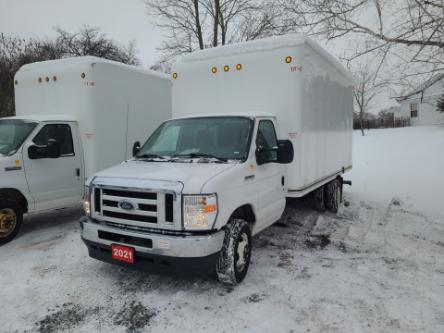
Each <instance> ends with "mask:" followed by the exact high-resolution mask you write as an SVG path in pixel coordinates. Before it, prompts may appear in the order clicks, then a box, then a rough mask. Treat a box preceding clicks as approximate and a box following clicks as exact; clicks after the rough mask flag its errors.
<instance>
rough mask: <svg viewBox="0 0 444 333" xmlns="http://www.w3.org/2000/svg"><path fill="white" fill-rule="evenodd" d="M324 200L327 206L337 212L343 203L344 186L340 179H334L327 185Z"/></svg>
mask: <svg viewBox="0 0 444 333" xmlns="http://www.w3.org/2000/svg"><path fill="white" fill-rule="evenodd" d="M324 188H325V193H324V201H325V208H327V210H328V211H330V212H332V213H337V212H338V209H339V206H340V204H341V197H342V186H341V182H340V181H339V180H338V179H335V180H332V181H331V182H329V183H327V184H326V185H325V186H324Z"/></svg>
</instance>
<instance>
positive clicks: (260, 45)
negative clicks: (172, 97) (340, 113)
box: [182, 34, 354, 82]
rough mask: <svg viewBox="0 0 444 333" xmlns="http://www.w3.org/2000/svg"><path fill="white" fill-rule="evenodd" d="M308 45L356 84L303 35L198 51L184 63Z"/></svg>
mask: <svg viewBox="0 0 444 333" xmlns="http://www.w3.org/2000/svg"><path fill="white" fill-rule="evenodd" d="M303 44H307V45H309V46H310V47H311V48H312V49H313V50H314V51H315V52H316V53H318V54H319V55H320V56H321V57H323V58H324V59H325V60H326V61H327V62H329V63H330V64H331V65H333V66H334V67H335V68H336V69H337V70H338V71H339V72H341V73H342V74H343V75H344V76H345V77H347V78H348V79H349V80H351V81H352V82H354V78H353V76H352V74H351V73H350V72H349V71H348V70H347V69H346V68H345V67H344V66H343V65H342V64H341V63H340V62H339V61H338V60H337V59H336V58H335V57H334V56H332V55H331V54H330V53H329V52H327V51H326V50H325V49H324V48H322V47H321V46H319V44H318V43H317V42H315V41H314V40H312V39H311V38H309V37H307V36H305V35H303V34H288V35H283V36H273V37H268V38H263V39H256V40H251V41H247V42H241V43H234V44H229V45H224V46H219V47H213V48H208V49H205V50H200V51H196V52H193V53H190V54H188V55H186V56H184V57H183V59H182V62H183V63H186V62H193V61H201V60H208V59H214V58H221V57H227V56H233V55H238V54H246V53H254V52H261V51H269V50H275V49H281V48H287V47H295V46H299V45H303Z"/></svg>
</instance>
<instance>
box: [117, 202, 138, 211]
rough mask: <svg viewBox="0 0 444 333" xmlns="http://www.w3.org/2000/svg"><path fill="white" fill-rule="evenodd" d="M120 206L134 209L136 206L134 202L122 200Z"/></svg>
mask: <svg viewBox="0 0 444 333" xmlns="http://www.w3.org/2000/svg"><path fill="white" fill-rule="evenodd" d="M119 207H120V208H121V209H124V210H133V209H134V208H135V207H134V204H133V203H131V202H129V201H120V202H119Z"/></svg>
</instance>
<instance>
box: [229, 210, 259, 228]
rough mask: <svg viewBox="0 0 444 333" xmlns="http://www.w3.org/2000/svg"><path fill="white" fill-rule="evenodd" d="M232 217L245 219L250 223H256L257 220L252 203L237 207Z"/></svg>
mask: <svg viewBox="0 0 444 333" xmlns="http://www.w3.org/2000/svg"><path fill="white" fill-rule="evenodd" d="M231 219H243V220H245V221H247V222H248V223H249V224H254V223H255V222H256V216H255V215H254V212H253V208H252V207H251V205H243V206H241V207H239V208H237V209H236V210H235V211H234V212H233V214H231Z"/></svg>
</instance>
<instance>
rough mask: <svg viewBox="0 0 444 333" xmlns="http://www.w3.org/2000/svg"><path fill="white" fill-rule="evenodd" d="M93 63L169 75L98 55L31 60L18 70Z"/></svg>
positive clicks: (52, 68)
mask: <svg viewBox="0 0 444 333" xmlns="http://www.w3.org/2000/svg"><path fill="white" fill-rule="evenodd" d="M95 64H108V65H112V66H115V67H120V68H122V69H125V70H129V71H133V72H137V73H141V74H147V75H151V76H155V77H158V78H161V79H166V80H169V76H168V75H166V74H163V73H160V72H156V71H153V70H151V69H145V68H142V67H138V66H133V65H127V64H124V63H121V62H118V61H113V60H108V59H103V58H99V57H93V56H82V57H71V58H62V59H56V60H47V61H38V62H33V63H31V64H27V65H23V66H22V67H21V68H20V69H19V72H25V71H26V72H27V71H35V70H38V71H42V70H54V69H57V70H60V69H63V68H64V67H66V68H68V67H76V66H79V67H80V66H91V67H92V66H94V65H95Z"/></svg>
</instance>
